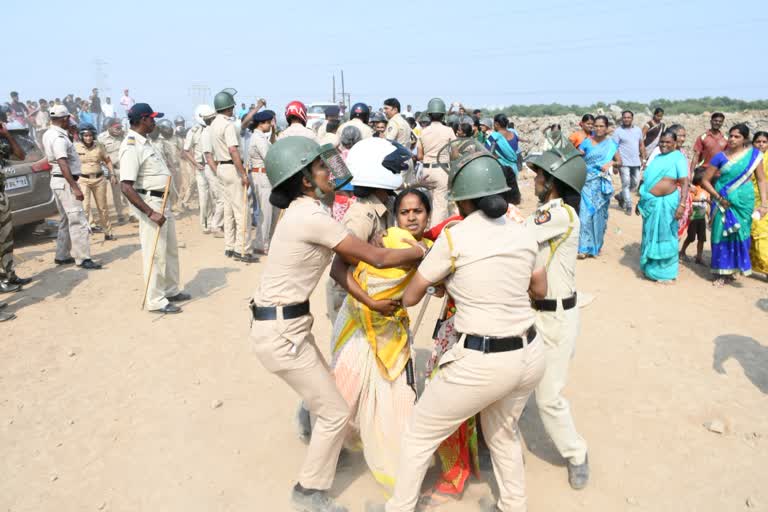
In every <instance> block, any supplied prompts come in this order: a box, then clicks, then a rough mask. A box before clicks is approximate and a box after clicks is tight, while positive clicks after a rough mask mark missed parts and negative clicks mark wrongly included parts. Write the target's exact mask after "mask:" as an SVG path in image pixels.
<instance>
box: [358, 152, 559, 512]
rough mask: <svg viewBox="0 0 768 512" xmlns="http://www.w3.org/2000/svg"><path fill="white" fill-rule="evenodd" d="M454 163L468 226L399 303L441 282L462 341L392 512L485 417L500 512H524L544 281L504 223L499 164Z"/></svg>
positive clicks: (428, 399)
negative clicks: (524, 425) (439, 455)
mask: <svg viewBox="0 0 768 512" xmlns="http://www.w3.org/2000/svg"><path fill="white" fill-rule="evenodd" d="M457 157H458V158H457V159H456V160H455V161H454V162H452V165H451V173H450V176H449V190H450V197H451V199H452V200H454V201H456V202H457V205H458V208H459V211H460V212H461V214H462V215H463V216H464V220H462V221H461V222H459V223H458V224H456V225H454V226H453V227H450V228H447V229H444V230H443V232H442V233H441V234H440V236H439V237H438V239H437V241H436V242H435V244H434V245H433V246H432V249H431V250H430V252H429V254H428V255H427V256H426V258H425V259H424V261H423V262H422V263H421V265H420V266H419V268H418V271H417V272H416V274H415V275H414V277H413V279H412V280H411V282H410V283H409V284H408V286H407V287H406V289H405V293H404V295H403V298H402V303H403V306H406V307H410V306H414V305H415V304H417V303H418V302H419V301H420V300H421V299H422V298H423V297H424V294H425V293H426V290H427V288H428V287H430V286H433V285H435V284H437V283H441V282H442V283H444V284H445V287H446V289H447V290H448V292H449V293H450V295H451V297H453V298H454V300H455V302H456V315H455V322H456V323H455V328H456V330H457V331H458V332H459V333H460V336H459V339H458V342H457V343H456V344H455V345H454V346H453V347H451V348H450V349H449V350H448V351H447V352H446V353H445V355H443V357H442V359H441V360H440V368H439V369H438V371H437V373H436V375H435V377H434V378H433V379H432V380H431V381H430V383H429V386H427V388H426V390H425V392H424V394H423V395H422V396H421V398H420V399H419V401H418V402H417V403H416V406H415V408H414V410H413V416H412V417H411V420H410V422H409V423H408V425H407V427H406V431H405V434H404V436H403V440H402V444H401V453H400V463H399V465H398V471H397V475H396V477H395V490H394V494H393V496H392V498H391V499H390V500H389V502H388V503H387V505H386V510H387V512H396V511H397V512H406V511H407V512H413V511H414V509H415V507H416V504H417V500H418V498H419V491H420V489H421V484H422V480H423V479H424V475H425V473H426V471H427V468H428V467H429V463H430V461H431V459H432V454H433V453H434V452H435V450H436V449H437V447H438V446H439V444H440V443H441V442H442V441H443V440H444V439H445V438H447V437H448V436H449V435H450V434H451V433H453V432H454V431H455V430H456V428H458V427H459V425H461V423H462V422H463V421H465V420H466V418H468V417H471V416H473V415H475V414H477V413H478V412H479V413H480V415H481V422H482V427H483V434H484V436H485V440H486V442H487V444H488V447H489V448H490V451H491V457H492V459H493V469H494V473H495V476H496V481H497V482H498V486H499V501H498V503H497V507H498V508H497V509H495V510H499V511H504V512H510V511H514V512H522V511H524V510H525V509H526V497H525V490H524V488H525V487H524V486H525V484H524V474H523V471H524V469H523V458H522V450H521V445H520V440H519V435H518V433H517V421H518V420H519V418H520V415H521V414H522V412H523V407H524V406H525V403H526V401H527V400H528V397H529V396H530V394H531V392H532V391H533V389H534V388H535V387H536V384H537V383H538V382H539V380H540V379H541V376H542V374H543V372H544V352H543V347H542V345H543V344H542V342H541V340H540V339H539V338H538V337H537V335H536V328H535V327H534V320H535V316H534V311H533V309H531V304H530V297H529V293H530V295H532V296H534V297H537V298H543V297H544V295H545V294H546V289H547V279H546V274H545V273H544V270H543V269H542V268H537V267H536V252H537V244H536V240H535V239H534V237H533V234H532V233H531V232H530V230H528V229H527V228H525V226H523V225H522V224H519V223H517V222H515V221H514V220H512V219H508V218H507V217H506V216H505V213H506V211H507V202H506V200H505V199H504V197H503V196H502V195H501V194H502V193H504V192H505V191H507V189H508V186H507V183H506V179H505V178H504V172H503V170H502V169H501V166H500V165H499V164H498V162H497V161H496V159H495V158H493V157H492V156H491V155H490V154H488V153H487V152H485V151H475V152H473V153H466V154H463V155H461V154H458V155H457ZM448 363H450V364H448ZM370 508H374V509H376V508H375V507H370ZM378 509H379V510H380V508H378Z"/></svg>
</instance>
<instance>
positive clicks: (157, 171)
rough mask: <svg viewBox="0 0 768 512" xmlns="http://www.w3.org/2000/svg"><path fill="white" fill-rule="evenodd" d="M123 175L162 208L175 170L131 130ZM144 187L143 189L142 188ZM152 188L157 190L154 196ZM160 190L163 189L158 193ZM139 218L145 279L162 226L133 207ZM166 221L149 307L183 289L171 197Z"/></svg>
mask: <svg viewBox="0 0 768 512" xmlns="http://www.w3.org/2000/svg"><path fill="white" fill-rule="evenodd" d="M120 177H121V178H122V180H123V181H132V182H133V188H135V189H136V190H137V192H138V193H139V195H140V196H141V198H142V199H143V200H144V202H145V203H147V205H149V206H150V207H151V208H152V209H153V210H155V211H160V210H161V208H162V206H163V198H162V192H163V191H164V190H165V187H166V184H167V183H168V180H169V179H172V178H171V171H170V170H169V169H168V166H166V165H165V162H164V161H163V158H162V157H161V156H160V155H159V154H158V152H157V149H156V147H155V146H154V145H153V144H151V143H150V141H149V139H147V138H145V137H144V136H143V135H141V134H139V133H137V132H135V131H133V130H129V131H128V135H126V137H125V140H123V144H122V145H121V146H120ZM139 191H141V192H139ZM149 192H155V193H156V195H155V196H153V195H151V194H150V193H149ZM157 192H160V194H159V196H160V197H157V195H158V194H157ZM131 209H132V210H133V214H134V215H135V216H136V217H137V218H138V219H139V240H140V242H141V254H142V257H143V263H144V281H145V282H146V281H147V274H148V273H149V267H150V263H151V262H152V249H153V247H154V242H155V236H156V233H157V230H158V227H157V224H155V223H154V222H152V221H151V220H150V219H149V217H147V216H146V215H144V213H143V212H141V211H139V210H138V209H137V208H134V207H131ZM161 213H162V214H163V215H165V219H166V220H165V223H164V224H163V226H162V227H161V228H159V229H160V237H159V238H158V241H157V250H156V252H155V264H154V265H152V275H151V276H149V289H148V291H147V309H148V310H150V311H153V310H157V309H162V308H164V307H165V306H166V305H168V299H167V298H166V297H173V296H174V295H177V294H178V293H179V292H180V291H181V290H180V289H179V248H178V244H177V242H176V219H175V218H174V216H173V212H172V211H171V203H170V201H168V202H167V203H166V206H165V211H164V212H161Z"/></svg>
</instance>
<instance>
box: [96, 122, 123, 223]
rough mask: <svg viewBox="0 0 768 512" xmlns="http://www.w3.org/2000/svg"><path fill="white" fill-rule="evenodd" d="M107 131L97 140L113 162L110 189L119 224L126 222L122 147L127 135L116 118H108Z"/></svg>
mask: <svg viewBox="0 0 768 512" xmlns="http://www.w3.org/2000/svg"><path fill="white" fill-rule="evenodd" d="M104 126H105V127H106V131H103V132H101V133H100V134H99V136H98V137H97V140H98V141H99V142H100V143H101V145H102V146H104V149H105V150H106V151H107V156H108V157H109V160H110V162H112V170H111V171H110V173H109V188H110V190H111V192H112V204H114V205H115V213H116V214H117V223H118V224H121V223H123V222H124V221H125V204H124V203H123V192H122V191H121V190H120V145H121V144H122V143H123V139H124V138H125V133H124V132H123V124H122V122H121V121H120V119H118V118H116V117H108V118H107V119H105V120H104Z"/></svg>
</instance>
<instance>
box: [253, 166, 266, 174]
mask: <svg viewBox="0 0 768 512" xmlns="http://www.w3.org/2000/svg"><path fill="white" fill-rule="evenodd" d="M251 172H254V173H262V172H267V168H266V167H253V168H252V169H251Z"/></svg>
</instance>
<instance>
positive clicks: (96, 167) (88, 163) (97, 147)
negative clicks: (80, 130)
mask: <svg viewBox="0 0 768 512" xmlns="http://www.w3.org/2000/svg"><path fill="white" fill-rule="evenodd" d="M75 151H77V156H78V157H80V170H81V172H82V173H83V174H96V173H97V172H101V163H102V162H105V161H106V160H107V150H106V149H104V146H102V144H101V143H100V142H96V143H94V144H93V145H92V146H91V147H90V148H89V147H87V146H86V145H85V144H83V143H82V142H78V143H76V144H75Z"/></svg>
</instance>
